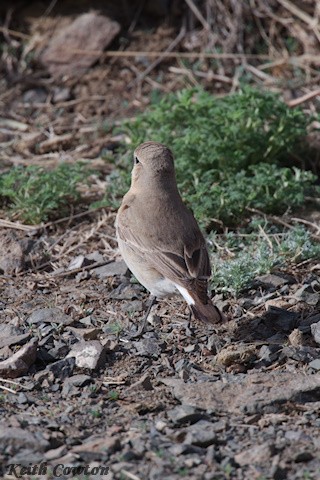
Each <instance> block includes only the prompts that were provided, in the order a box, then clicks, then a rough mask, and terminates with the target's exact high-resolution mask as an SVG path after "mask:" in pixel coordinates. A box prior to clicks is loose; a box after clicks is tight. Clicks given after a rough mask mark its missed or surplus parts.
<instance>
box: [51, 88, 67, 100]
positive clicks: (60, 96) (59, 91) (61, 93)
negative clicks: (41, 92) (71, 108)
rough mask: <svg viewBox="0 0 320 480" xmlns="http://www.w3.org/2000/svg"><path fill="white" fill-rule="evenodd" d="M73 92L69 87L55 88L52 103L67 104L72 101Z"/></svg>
mask: <svg viewBox="0 0 320 480" xmlns="http://www.w3.org/2000/svg"><path fill="white" fill-rule="evenodd" d="M70 98H71V90H70V88H68V87H53V97H52V103H59V102H65V101H67V100H70Z"/></svg>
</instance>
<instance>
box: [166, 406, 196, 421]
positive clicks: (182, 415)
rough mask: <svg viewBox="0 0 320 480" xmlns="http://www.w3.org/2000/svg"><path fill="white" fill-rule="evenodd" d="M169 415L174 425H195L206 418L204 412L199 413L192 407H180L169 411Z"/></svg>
mask: <svg viewBox="0 0 320 480" xmlns="http://www.w3.org/2000/svg"><path fill="white" fill-rule="evenodd" d="M167 415H168V417H169V418H170V420H171V421H172V422H173V424H174V425H181V424H183V423H195V422H197V421H198V420H201V419H203V418H204V417H205V413H204V412H202V413H201V412H199V411H197V409H196V408H194V407H191V406H190V405H178V406H177V407H174V408H173V409H172V410H168V411H167Z"/></svg>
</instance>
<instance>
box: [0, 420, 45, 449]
mask: <svg viewBox="0 0 320 480" xmlns="http://www.w3.org/2000/svg"><path fill="white" fill-rule="evenodd" d="M48 446H49V442H48V441H47V440H45V439H44V438H43V437H42V435H41V433H40V432H38V433H37V435H34V434H33V433H31V432H29V431H28V430H26V429H25V428H24V429H22V428H14V427H8V426H7V425H4V424H0V450H1V451H5V450H9V449H10V450H9V451H10V454H11V455H12V454H15V453H17V452H18V451H19V450H22V449H30V450H35V451H40V452H43V451H44V450H46V449H47V448H48Z"/></svg>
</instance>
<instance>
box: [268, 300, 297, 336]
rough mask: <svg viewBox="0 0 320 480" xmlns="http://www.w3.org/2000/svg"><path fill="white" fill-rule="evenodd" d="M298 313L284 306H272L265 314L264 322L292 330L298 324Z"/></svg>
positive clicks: (288, 330) (287, 330) (284, 329)
mask: <svg viewBox="0 0 320 480" xmlns="http://www.w3.org/2000/svg"><path fill="white" fill-rule="evenodd" d="M297 318H298V314H297V313H295V312H290V311H288V310H285V309H284V308H279V307H274V306H270V307H269V308H268V310H267V312H266V313H265V315H264V322H265V323H268V324H269V323H271V324H272V326H274V325H276V326H277V327H278V328H279V329H280V330H283V331H284V332H291V330H293V329H294V328H295V326H296V322H297Z"/></svg>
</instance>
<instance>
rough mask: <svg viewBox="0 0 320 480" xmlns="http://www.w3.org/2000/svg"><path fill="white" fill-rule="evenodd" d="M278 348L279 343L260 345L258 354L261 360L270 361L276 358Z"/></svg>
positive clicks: (279, 347) (279, 348) (279, 346)
mask: <svg viewBox="0 0 320 480" xmlns="http://www.w3.org/2000/svg"><path fill="white" fill-rule="evenodd" d="M280 350H281V345H262V347H261V348H260V350H259V354H258V356H259V358H260V359H261V360H265V361H266V362H268V363H272V362H274V361H275V360H276V359H277V358H278V356H279V352H280Z"/></svg>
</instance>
